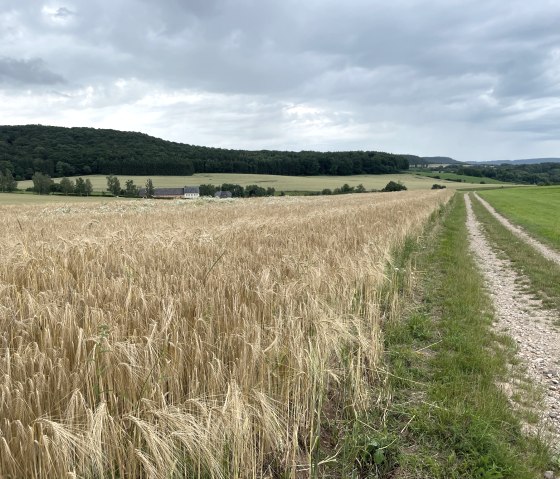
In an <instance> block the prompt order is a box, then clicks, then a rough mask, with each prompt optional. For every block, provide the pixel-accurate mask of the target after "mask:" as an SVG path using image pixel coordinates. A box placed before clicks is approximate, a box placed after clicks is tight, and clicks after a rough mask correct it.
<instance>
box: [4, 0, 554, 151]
mask: <svg viewBox="0 0 560 479" xmlns="http://www.w3.org/2000/svg"><path fill="white" fill-rule="evenodd" d="M0 1H1V0H0ZM53 8H54V10H53V12H54V13H53V15H54V16H55V17H56V18H57V19H59V20H56V21H54V20H52V19H49V18H46V19H45V15H44V14H42V13H41V10H40V7H38V6H37V4H36V2H35V1H34V0H20V2H18V5H17V6H15V7H11V10H10V12H12V13H10V14H9V15H11V16H8V14H5V18H4V19H3V16H2V15H3V14H1V13H0V26H1V27H2V28H6V27H8V26H10V27H13V32H18V34H17V35H16V34H15V33H12V34H10V36H9V42H6V43H4V45H3V46H0V55H2V53H4V55H9V58H8V57H1V58H0V81H3V82H4V83H12V84H17V85H41V84H54V83H60V82H62V81H63V77H64V78H65V79H67V83H66V88H67V89H68V91H65V92H63V93H65V94H69V95H71V96H72V95H75V92H76V91H81V90H83V89H84V88H85V87H87V86H92V87H94V92H95V95H97V97H96V99H95V100H92V101H93V103H92V104H94V105H97V107H98V108H106V107H107V106H108V105H111V104H112V103H114V104H115V105H131V104H133V103H134V101H135V99H137V98H141V97H142V95H145V94H147V92H149V90H155V89H158V90H162V91H182V90H191V91H202V92H210V93H212V94H218V95H224V96H227V97H235V98H238V97H240V96H241V97H243V98H246V99H247V101H249V102H250V101H257V102H258V103H259V104H260V105H261V107H260V108H259V109H257V110H256V111H254V112H251V113H248V112H247V111H245V110H244V108H243V106H242V104H241V103H239V102H238V101H237V100H236V101H232V102H231V103H228V108H231V115H228V113H227V111H226V110H225V109H220V111H221V114H220V115H221V116H220V118H223V119H224V121H221V120H220V118H218V117H216V115H214V116H213V115H212V113H211V112H212V111H213V110H212V108H213V107H212V106H207V108H204V107H203V106H201V110H200V111H199V112H197V115H199V118H203V117H206V118H208V119H209V120H208V125H209V126H208V128H207V129H206V130H205V131H204V138H209V137H210V136H211V125H219V128H220V130H222V132H223V134H224V135H225V137H226V138H225V139H224V140H223V141H226V142H227V143H228V144H230V145H232V146H233V145H235V144H236V142H237V143H238V144H239V146H243V142H245V141H249V140H248V138H249V137H250V138H251V140H250V142H251V144H254V143H255V144H256V143H257V142H258V141H259V139H261V140H262V143H261V146H262V147H266V146H267V145H268V144H272V143H276V144H277V141H276V140H274V132H275V131H277V130H278V128H276V127H275V125H278V124H282V122H281V120H280V119H279V118H281V116H282V115H281V113H279V111H280V110H281V108H280V107H279V106H278V105H284V104H305V105H314V106H315V107H317V108H319V109H322V110H324V111H330V112H331V114H332V115H331V117H332V118H334V116H336V114H337V112H345V113H344V115H343V117H337V118H338V119H337V120H336V121H339V122H340V123H339V124H338V123H336V121H335V122H334V124H337V125H338V126H339V127H340V129H341V130H344V129H345V128H353V127H356V125H360V128H359V129H358V128H357V127H356V128H357V129H356V131H357V132H358V133H357V134H359V132H363V135H364V137H363V140H362V141H363V143H364V145H365V144H366V143H367V142H368V141H369V140H368V138H369V137H368V136H367V135H371V132H372V131H375V129H378V128H380V126H379V124H380V123H382V122H384V121H385V122H386V124H387V125H394V128H395V132H396V133H395V134H397V133H399V134H400V133H401V132H410V133H407V134H404V136H403V138H404V137H406V138H407V139H408V140H407V141H409V142H410V146H407V145H403V148H402V150H404V151H414V148H415V146H414V145H417V147H418V148H425V145H426V143H424V141H423V140H421V139H419V138H420V136H422V135H425V134H427V133H426V131H427V128H432V132H431V133H430V134H429V135H430V138H432V137H433V138H437V137H438V136H439V134H438V132H440V130H441V136H442V137H445V136H449V135H446V132H447V131H451V129H452V128H453V129H454V130H453V131H454V134H455V135H457V136H460V129H465V130H468V131H471V130H477V129H478V130H479V131H483V130H484V129H491V130H492V131H498V132H499V134H500V135H502V134H504V135H505V134H506V133H507V131H512V132H514V131H515V132H518V131H520V130H522V131H526V132H527V134H528V135H530V136H531V137H533V136H534V135H535V134H536V133H535V129H537V128H540V129H542V134H543V135H544V134H545V133H544V132H552V131H554V132H556V129H555V127H554V123H555V122H556V120H557V113H556V111H555V110H553V109H550V108H547V105H548V104H549V103H550V102H551V101H553V99H554V98H556V97H559V96H560V67H559V66H558V64H559V58H560V56H559V55H560V53H559V52H560V31H559V30H558V28H557V25H558V24H560V4H557V3H554V2H549V1H548V0H533V1H532V2H529V3H528V2H526V1H522V0H511V1H509V2H504V1H503V0H393V1H392V2H372V1H370V0H348V1H346V2H340V1H339V0H336V1H335V0H320V1H319V0H305V1H301V0H284V1H282V2H278V1H276V0H259V1H257V0H193V1H189V2H184V1H181V0H161V1H159V2H152V1H150V0H139V1H133V0H122V1H119V2H109V1H105V0H94V1H92V2H65V3H64V5H57V6H55V7H53ZM0 35H1V34H0ZM18 35H19V36H18ZM30 53H32V56H34V57H40V58H43V59H44V60H45V61H46V62H47V63H48V65H49V68H47V66H46V63H44V62H42V61H40V60H27V61H24V60H14V59H13V58H14V57H17V58H27V57H29V55H30ZM53 71H55V72H60V74H57V73H53ZM119 79H126V80H130V82H129V85H130V86H128V87H127V91H122V89H119V88H117V87H115V84H116V82H117V81H118V80H119ZM251 99H253V100H251ZM255 99H256V100H255ZM518 104H526V105H531V106H530V107H529V106H525V107H524V108H525V112H526V113H530V114H527V115H525V116H523V115H519V114H517V113H512V112H514V111H516V110H515V108H514V106H515V105H518ZM185 108H186V107H185V106H184V105H181V104H178V105H175V106H173V107H172V108H171V107H169V108H168V109H167V110H165V111H168V113H169V117H170V120H169V121H173V119H172V118H174V117H175V116H176V115H178V116H181V112H182V111H186V110H184V109H185ZM279 108H280V110H279ZM165 111H162V112H161V120H160V121H161V122H165V121H166V120H165ZM189 111H190V110H189ZM333 115H334V116H333ZM535 117H537V118H539V121H538V122H535V123H534V124H531V121H534V118H535ZM231 118H238V120H233V121H232V122H231V125H230V124H229V123H228V122H229V121H230V119H231ZM239 118H243V121H241V120H239ZM340 118H344V119H343V120H341V119H340ZM333 121H334V120H333ZM353 125H354V126H353ZM368 125H369V126H368ZM451 125H452V126H451ZM201 128H202V127H201ZM317 128H319V127H317ZM325 131H326V130H325ZM365 132H368V133H365ZM483 136H484V138H486V140H485V141H488V142H491V141H495V139H494V137H492V135H483ZM278 138H279V139H278V141H280V142H286V143H289V139H288V137H281V138H280V136H279V137H278ZM352 138H353V137H352ZM500 138H501V137H500ZM185 141H189V138H188V135H187V134H185ZM217 141H222V139H220V140H216V142H217ZM298 141H304V140H303V136H302V137H301V138H300V140H298ZM348 141H350V140H348ZM352 141H353V140H352ZM380 141H381V140H380ZM387 141H388V140H387ZM397 141H398V140H396V139H394V140H391V142H388V143H387V144H386V145H387V146H383V145H379V147H380V148H382V149H389V148H388V147H389V146H391V147H393V146H394V144H395V143H396V142H397ZM439 141H441V144H442V145H444V144H445V145H446V147H447V146H448V145H447V143H445V142H444V141H443V140H439ZM359 142H360V140H359V139H357V140H356V147H360V143H359ZM455 144H456V142H455V143H453V142H452V143H450V145H451V147H454V145H455ZM512 144H513V143H512ZM331 146H332V148H336V147H337V143H336V140H334V139H333V143H332V145H331ZM367 146H369V147H372V146H375V145H370V144H367ZM465 148H466V147H465ZM489 148H490V146H489ZM436 149H437V150H438V152H439V153H445V152H443V151H441V148H436ZM461 151H462V150H461ZM461 151H458V153H454V152H453V151H449V152H447V153H446V154H450V155H453V154H456V155H457V156H460V155H461V154H462V153H461ZM419 153H426V154H429V153H430V151H419Z"/></svg>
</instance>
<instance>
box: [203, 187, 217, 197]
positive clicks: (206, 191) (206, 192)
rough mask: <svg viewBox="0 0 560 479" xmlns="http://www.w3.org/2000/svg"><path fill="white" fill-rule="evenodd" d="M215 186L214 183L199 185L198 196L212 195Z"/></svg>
mask: <svg viewBox="0 0 560 479" xmlns="http://www.w3.org/2000/svg"><path fill="white" fill-rule="evenodd" d="M216 191H218V190H217V188H216V187H215V186H214V185H200V196H214V194H215V193H216Z"/></svg>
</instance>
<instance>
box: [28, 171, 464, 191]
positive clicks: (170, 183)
mask: <svg viewBox="0 0 560 479" xmlns="http://www.w3.org/2000/svg"><path fill="white" fill-rule="evenodd" d="M83 178H84V179H85V178H89V179H90V180H91V182H92V184H93V188H94V190H95V191H103V190H105V189H106V188H107V179H106V176H105V175H90V176H83ZM118 178H119V179H120V182H121V186H123V187H124V183H125V181H126V180H129V179H132V180H134V183H135V184H136V185H137V186H143V185H144V184H145V183H146V180H147V179H148V178H152V180H153V182H154V186H155V187H156V188H157V187H177V186H184V185H200V184H208V183H210V184H213V185H221V184H223V183H235V184H239V185H242V186H246V185H252V184H255V185H259V186H262V187H264V188H268V187H273V188H275V189H276V191H277V192H280V191H301V192H303V191H305V192H308V191H321V190H323V189H324V188H330V189H331V190H333V189H335V188H338V187H341V186H342V185H343V184H344V183H347V184H348V185H350V186H358V185H359V184H363V185H364V187H365V188H366V189H367V190H372V189H376V190H380V189H382V188H383V187H384V186H385V185H386V184H387V183H388V182H389V181H400V182H402V183H404V184H405V185H406V187H407V188H408V189H410V190H426V189H430V188H431V187H432V185H433V184H434V183H437V182H438V181H435V180H433V179H431V178H426V177H423V176H419V175H415V174H409V173H402V174H393V175H354V176H280V175H252V174H236V173H198V174H195V175H192V176H150V177H148V176H118ZM55 181H58V180H55ZM439 183H441V184H445V185H446V186H447V187H448V188H463V187H465V186H469V185H465V184H461V183H456V182H453V181H439ZM31 186H33V184H32V182H31V181H30V180H28V181H20V182H19V184H18V188H21V189H25V188H29V187H31Z"/></svg>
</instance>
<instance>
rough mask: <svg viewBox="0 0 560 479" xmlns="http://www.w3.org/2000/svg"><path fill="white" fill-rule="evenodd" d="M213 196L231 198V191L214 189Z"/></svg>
mask: <svg viewBox="0 0 560 479" xmlns="http://www.w3.org/2000/svg"><path fill="white" fill-rule="evenodd" d="M214 196H215V197H216V198H220V199H224V198H231V191H216V193H214Z"/></svg>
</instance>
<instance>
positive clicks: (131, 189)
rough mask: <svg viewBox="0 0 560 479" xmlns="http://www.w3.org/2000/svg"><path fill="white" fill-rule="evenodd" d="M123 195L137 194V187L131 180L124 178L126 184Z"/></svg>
mask: <svg viewBox="0 0 560 479" xmlns="http://www.w3.org/2000/svg"><path fill="white" fill-rule="evenodd" d="M124 194H125V196H131V197H133V196H138V188H137V187H136V185H135V184H134V181H132V180H126V186H125V190H124Z"/></svg>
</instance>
